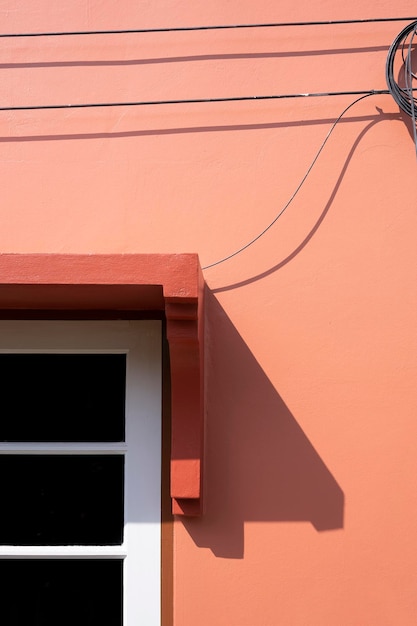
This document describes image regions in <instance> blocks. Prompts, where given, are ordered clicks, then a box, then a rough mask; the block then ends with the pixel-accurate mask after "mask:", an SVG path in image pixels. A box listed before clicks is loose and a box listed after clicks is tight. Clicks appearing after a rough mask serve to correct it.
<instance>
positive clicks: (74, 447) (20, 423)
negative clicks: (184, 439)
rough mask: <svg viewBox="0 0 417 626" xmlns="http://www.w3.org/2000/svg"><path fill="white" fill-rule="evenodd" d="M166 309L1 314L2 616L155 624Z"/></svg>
mask: <svg viewBox="0 0 417 626" xmlns="http://www.w3.org/2000/svg"><path fill="white" fill-rule="evenodd" d="M160 353H161V330H160V322H158V321H133V322H128V321H117V322H108V321H103V322H75V321H74V322H58V321H36V322H32V321H15V322H11V321H7V322H0V377H1V378H0V380H1V386H2V420H1V421H0V472H1V476H2V515H1V519H0V585H1V589H2V614H3V617H2V624H4V626H27V625H28V624H30V625H31V626H52V624H53V625H54V626H55V625H56V624H60V626H67V625H68V626H69V625H71V626H73V625H74V624H77V626H84V625H85V626H87V625H88V626H99V625H100V626H102V625H103V624H106V626H138V625H139V624H146V626H154V625H155V626H157V625H158V624H160V517H161V512H160V508H161V505H160V500H161V488H160V482H161V389H160V387H161V371H160V369H161V363H160Z"/></svg>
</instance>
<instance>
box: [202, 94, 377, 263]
mask: <svg viewBox="0 0 417 626" xmlns="http://www.w3.org/2000/svg"><path fill="white" fill-rule="evenodd" d="M377 93H378V92H376V91H370V92H368V93H366V94H365V95H362V96H360V98H356V100H354V101H353V102H351V103H350V104H349V105H348V106H347V107H346V108H345V109H343V111H342V112H341V114H340V115H339V116H338V117H337V118H336V120H335V121H334V122H333V124H332V126H331V127H330V130H329V131H328V133H327V135H326V137H325V138H324V141H323V142H322V144H321V146H320V148H319V149H318V151H317V153H316V155H315V156H314V158H313V160H312V162H311V164H310V165H309V167H308V169H307V171H306V173H305V174H304V176H303V177H302V179H301V181H300V182H299V184H298V185H297V187H296V189H295V191H294V192H293V194H292V195H291V197H290V199H289V200H288V201H287V202H286V204H285V205H284V206H283V207H282V209H281V210H280V211H279V213H278V214H277V215H276V216H275V217H274V219H273V220H272V222H270V223H269V224H268V226H266V227H265V228H264V229H263V230H262V231H261V232H260V233H259V234H258V235H256V237H254V238H253V239H251V240H250V241H249V242H248V243H246V244H245V245H244V246H242V247H241V248H238V249H237V250H235V251H234V252H232V253H231V254H228V255H227V256H225V257H223V258H222V259H219V260H218V261H215V262H214V263H210V264H209V265H206V266H204V267H203V268H202V269H203V270H208V269H210V268H211V267H214V266H215V265H220V264H221V263H224V262H225V261H228V260H229V259H232V258H233V257H235V256H237V255H238V254H240V253H241V252H243V251H244V250H246V249H247V248H249V247H250V246H252V245H253V244H254V243H255V242H256V241H258V240H259V239H260V238H261V237H263V236H264V235H265V233H267V232H268V231H269V230H270V229H271V228H272V226H273V225H274V224H276V222H277V221H278V220H279V218H280V217H281V216H282V215H283V214H284V213H285V211H286V210H287V209H288V207H289V206H290V204H291V203H292V201H293V200H294V198H295V197H296V195H297V194H298V192H299V191H300V189H301V187H302V186H303V185H304V183H305V181H306V180H307V177H308V175H309V174H310V172H311V170H312V169H313V167H314V165H315V164H316V162H317V159H318V158H319V156H320V154H321V152H322V151H323V148H324V146H325V145H326V143H327V142H328V140H329V138H330V135H331V134H332V133H333V131H334V129H335V128H336V126H337V125H338V123H339V122H340V120H341V119H342V117H343V116H344V115H345V114H346V113H347V112H348V111H349V109H351V108H352V107H353V106H354V105H355V104H356V103H357V102H360V101H361V100H364V99H365V98H369V96H374V95H376V94H377Z"/></svg>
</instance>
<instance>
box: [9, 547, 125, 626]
mask: <svg viewBox="0 0 417 626" xmlns="http://www.w3.org/2000/svg"><path fill="white" fill-rule="evenodd" d="M122 586H123V564H122V561H119V560H96V561H89V560H78V559H77V560H67V561H65V560H37V559H36V560H20V559H19V560H16V561H12V560H0V589H1V596H2V598H1V624H2V626H57V625H59V626H104V625H105V626H122V602H123V600H122Z"/></svg>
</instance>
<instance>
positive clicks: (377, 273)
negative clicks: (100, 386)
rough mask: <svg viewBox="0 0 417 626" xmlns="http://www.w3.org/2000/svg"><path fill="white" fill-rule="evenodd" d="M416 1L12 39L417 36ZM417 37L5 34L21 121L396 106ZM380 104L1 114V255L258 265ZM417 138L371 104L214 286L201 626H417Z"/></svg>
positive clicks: (194, 523)
mask: <svg viewBox="0 0 417 626" xmlns="http://www.w3.org/2000/svg"><path fill="white" fill-rule="evenodd" d="M413 13H414V14H415V4H414V3H412V2H410V0H397V2H396V3H393V2H387V1H385V0H372V1H371V2H367V3H365V4H364V3H363V2H358V1H357V0H355V1H352V2H350V3H342V2H338V3H334V2H330V1H328V0H326V1H325V0H309V1H308V2H307V1H306V0H301V2H298V3H283V2H272V1H270V0H258V2H252V1H251V0H239V1H238V0H228V1H227V2H224V1H220V0H212V1H211V2H200V1H198V2H193V3H190V2H185V1H184V0H165V1H164V2H150V1H149V0H141V1H139V2H137V1H135V2H134V1H133V0H125V1H124V2H122V3H115V2H112V1H110V0H89V1H87V2H86V1H85V0H71V1H70V2H65V3H60V2H57V3H51V2H47V1H46V0H39V1H37V2H27V1H23V0H20V1H19V0H1V2H0V16H1V24H2V26H1V31H2V32H4V33H13V32H37V31H51V30H52V31H68V30H90V29H92V30H100V29H124V28H127V29H129V28H142V27H143V28H152V27H174V26H195V25H210V24H234V23H255V22H256V23H263V22H288V21H309V20H334V19H357V18H369V17H379V18H383V17H396V16H412V15H413ZM406 24H407V22H394V23H376V24H351V25H339V26H322V27H314V28H313V27H291V28H289V27H288V28H280V29H278V28H276V29H272V28H271V29H250V30H225V31H207V32H204V31H201V32H183V33H181V32H180V33H178V32H176V33H159V34H158V33H155V34H141V35H138V34H134V35H120V36H119V35H118V36H114V35H113V36H86V37H65V38H63V37H62V38H61V37H53V38H52V37H51V38H32V39H31V38H27V39H20V38H19V39H2V40H0V68H1V78H2V80H1V83H0V93H1V101H0V104H1V105H2V106H21V105H32V104H55V103H75V102H81V103H84V102H85V103H88V102H119V101H135V100H160V99H182V98H210V97H226V96H240V95H262V94H285V93H287V94H288V93H298V92H302V93H309V92H328V91H345V90H362V89H363V90H368V89H369V90H372V89H384V88H385V80H384V67H385V60H386V55H387V51H388V47H389V45H390V44H391V42H392V41H393V39H394V38H395V36H396V34H397V33H398V32H399V31H400V30H401V29H402V28H403V26H405V25H406ZM354 99H355V97H354V96H340V97H322V98H303V99H296V100H295V99H284V100H279V101H278V100H265V101H257V102H255V101H253V102H235V103H230V102H223V103H211V104H209V103H207V104H184V105H171V106H168V105H166V106H147V107H130V108H129V107H119V108H102V109H99V108H91V109H78V110H60V111H56V110H47V111H20V112H16V111H15V112H0V128H1V133H0V161H1V167H0V177H1V190H2V193H1V202H0V222H1V228H0V251H1V252H17V253H32V252H45V253H49V252H58V253H67V252H68V253H91V254H96V253H120V252H198V253H199V255H200V259H201V263H202V265H203V266H206V265H209V264H211V263H212V262H215V261H217V260H219V259H221V258H223V257H225V256H227V255H229V254H230V253H232V252H234V251H235V250H237V249H239V248H240V247H241V246H243V245H245V244H246V243H247V242H248V241H250V240H251V239H252V238H253V237H254V236H256V235H257V234H258V233H260V232H261V231H262V230H263V229H264V228H265V226H266V225H268V224H269V223H270V222H271V221H272V220H273V219H274V217H275V216H276V215H277V213H278V212H279V211H280V210H281V209H282V207H283V206H284V205H285V204H286V202H287V201H288V199H289V198H290V197H291V195H292V194H293V192H294V191H295V189H296V187H297V185H298V184H299V182H300V181H301V179H302V177H303V176H304V174H305V172H306V170H307V168H308V167H309V165H310V164H311V162H312V159H313V158H314V156H315V154H316V153H317V150H318V149H319V147H320V145H321V143H322V141H323V140H324V138H325V137H326V134H327V132H328V131H329V129H330V127H331V125H332V123H333V122H334V120H335V119H336V118H337V117H338V115H339V114H340V113H341V112H342V111H343V109H344V108H345V107H346V106H347V105H348V104H349V103H351V102H353V100H354ZM415 176H416V158H415V150H414V144H413V140H412V135H411V134H410V125H409V121H408V120H407V119H406V116H404V114H402V113H401V112H399V110H398V107H397V106H396V104H395V102H394V101H393V99H392V98H391V96H389V95H374V96H371V97H369V98H366V99H364V100H362V101H361V102H359V103H357V104H356V105H354V106H353V107H352V108H351V109H350V110H349V111H348V113H347V114H346V115H345V116H344V117H343V119H342V121H341V122H340V123H339V124H338V125H337V127H336V129H335V130H334V132H333V134H332V136H331V137H330V139H329V141H328V143H327V145H326V147H325V148H324V150H323V152H322V154H321V155H320V157H319V159H318V161H317V163H316V165H315V166H314V168H313V169H312V171H311V174H310V175H309V177H308V179H307V181H306V182H305V184H304V186H303V187H302V189H301V190H300V192H299V194H298V195H297V196H296V198H295V200H294V201H293V202H292V204H291V206H290V207H289V208H288V210H287V211H286V212H285V213H284V214H283V215H282V217H281V218H280V219H279V221H278V223H277V224H276V225H275V226H274V227H273V228H271V230H269V231H268V233H267V234H265V235H264V236H263V237H262V238H261V239H260V240H259V241H257V242H256V243H255V244H254V245H253V246H251V247H250V248H248V249H247V250H245V251H244V252H242V253H241V254H239V255H237V256H235V257H234V258H233V259H231V260H229V261H227V262H225V263H222V264H220V265H218V266H216V267H213V268H211V269H208V270H206V271H205V278H206V281H207V286H208V289H207V299H206V316H207V317H206V325H207V336H206V399H207V454H206V474H205V503H206V512H205V515H204V516H203V517H202V518H201V519H193V520H188V521H187V520H186V521H183V520H177V521H176V523H175V537H174V624H175V626H195V625H197V624H198V625H199V626H206V625H207V626H208V625H216V626H281V625H282V626H307V625H308V626H335V625H338V626H368V625H370V626H371V625H372V626H373V625H375V624H378V626H391V625H392V626H399V625H401V626H408V625H410V626H411V625H414V624H415V623H416V619H417V607H416V604H417V600H416V585H417V580H416V578H417V572H416V566H415V563H416V558H417V533H416V528H417V495H416V494H417V455H416V441H417V420H416V418H415V413H416V406H417V386H416V384H415V376H416V370H417V356H416V355H417V333H416V329H415V320H416V311H417V293H416V290H415V288H414V282H415V280H414V279H415V275H416V271H417V251H416V245H415V240H416V234H417V213H416V211H415V207H416V200H415V194H414V181H415Z"/></svg>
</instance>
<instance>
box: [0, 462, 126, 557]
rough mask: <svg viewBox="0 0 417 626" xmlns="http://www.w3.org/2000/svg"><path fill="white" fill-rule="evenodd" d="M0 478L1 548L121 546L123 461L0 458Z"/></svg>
mask: <svg viewBox="0 0 417 626" xmlns="http://www.w3.org/2000/svg"><path fill="white" fill-rule="evenodd" d="M0 476H2V488H1V499H2V511H1V515H0V544H3V545H4V544H5V545H24V546H25V545H35V546H44V545H71V544H74V545H105V544H109V545H117V544H121V543H122V542H123V520H124V510H123V509H124V496H123V494H124V457H123V456H117V455H116V456H113V455H85V456H84V455H80V456H72V455H69V456H66V455H63V456H56V455H39V456H37V455H28V456H23V455H16V456H9V455H0Z"/></svg>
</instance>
